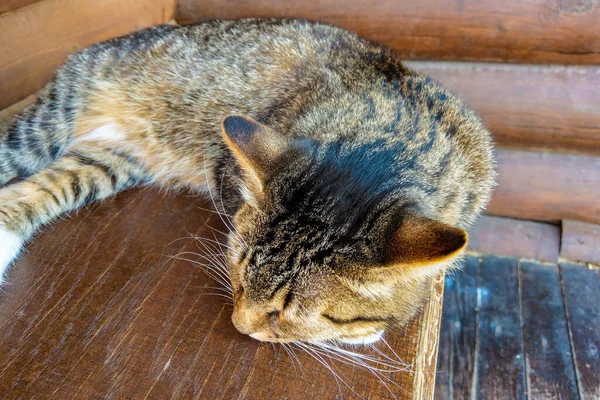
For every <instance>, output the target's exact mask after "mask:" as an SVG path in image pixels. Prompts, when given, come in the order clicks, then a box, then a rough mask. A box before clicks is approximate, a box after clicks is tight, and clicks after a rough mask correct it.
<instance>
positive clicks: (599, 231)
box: [560, 220, 600, 264]
mask: <svg viewBox="0 0 600 400" xmlns="http://www.w3.org/2000/svg"><path fill="white" fill-rule="evenodd" d="M560 256H561V257H562V258H565V259H567V260H572V261H579V262H588V263H596V264H600V225H597V224H587V223H585V222H581V221H569V220H566V221H563V222H562V242H561V248H560Z"/></svg>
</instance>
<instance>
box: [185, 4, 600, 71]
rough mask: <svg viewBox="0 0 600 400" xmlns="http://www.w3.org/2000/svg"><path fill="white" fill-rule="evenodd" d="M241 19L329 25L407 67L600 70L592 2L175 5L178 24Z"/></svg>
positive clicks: (597, 10) (598, 13)
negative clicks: (381, 48) (511, 65)
mask: <svg viewBox="0 0 600 400" xmlns="http://www.w3.org/2000/svg"><path fill="white" fill-rule="evenodd" d="M239 17H287V18H306V19H309V20H318V21H323V22H328V23H332V24H335V25H339V26H342V27H344V28H347V29H350V30H353V31H356V32H358V33H359V34H361V35H363V36H365V37H367V38H369V39H371V40H374V41H376V42H379V43H381V44H384V45H387V46H389V47H391V48H392V49H393V50H394V51H395V52H396V54H398V55H399V56H400V57H402V58H405V59H437V60H481V61H496V62H498V61H504V62H506V61H510V62H529V63H558V64H598V63H600V30H599V29H598V21H599V19H600V7H599V6H598V4H597V2H595V1H590V0H558V1H552V2H548V1H545V0H503V1H496V0H483V1H479V0H467V1H464V0H420V1H394V0H374V1H362V0H348V1H342V0H320V1H287V0H258V1H246V0H230V1H221V0H181V1H179V4H178V8H177V16H176V19H177V21H178V22H180V23H191V22H198V21H202V20H206V19H214V18H239Z"/></svg>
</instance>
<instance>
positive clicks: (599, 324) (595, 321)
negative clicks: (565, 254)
mask: <svg viewBox="0 0 600 400" xmlns="http://www.w3.org/2000/svg"><path fill="white" fill-rule="evenodd" d="M560 269H561V278H562V279H561V282H562V288H563V293H564V298H565V300H564V301H565V307H566V310H567V319H568V321H569V331H570V335H571V345H572V351H573V358H574V359H575V369H576V372H577V380H578V382H579V396H580V398H581V399H583V400H592V399H599V398H600V374H598V371H600V351H599V349H598V347H599V346H600V345H599V344H600V296H599V295H598V288H599V287H600V269H598V268H593V269H588V268H587V267H586V266H585V265H582V264H572V263H561V265H560Z"/></svg>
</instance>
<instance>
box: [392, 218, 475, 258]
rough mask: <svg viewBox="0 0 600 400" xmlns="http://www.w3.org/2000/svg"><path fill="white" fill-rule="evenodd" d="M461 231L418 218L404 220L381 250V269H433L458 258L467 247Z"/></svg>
mask: <svg viewBox="0 0 600 400" xmlns="http://www.w3.org/2000/svg"><path fill="white" fill-rule="evenodd" d="M467 242H468V234H467V232H466V231H464V230H463V229H461V228H457V227H454V226H450V225H447V224H444V223H442V222H439V221H435V220H432V219H429V218H425V217H421V216H418V215H407V216H405V217H404V218H403V219H402V221H401V223H400V226H399V227H397V228H396V230H395V231H394V232H393V234H392V237H391V240H390V241H389V242H388V246H387V248H386V249H385V261H384V262H385V265H387V266H390V267H393V266H402V267H407V268H417V267H430V266H437V265H440V264H441V263H443V262H445V261H450V260H452V259H453V258H455V257H456V256H458V255H459V254H460V253H461V252H462V251H463V250H464V249H465V247H466V246H467Z"/></svg>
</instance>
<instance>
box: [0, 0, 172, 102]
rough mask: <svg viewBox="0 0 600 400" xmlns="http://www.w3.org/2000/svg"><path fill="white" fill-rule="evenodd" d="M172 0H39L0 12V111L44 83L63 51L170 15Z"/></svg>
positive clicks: (68, 51)
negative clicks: (7, 11)
mask: <svg viewBox="0 0 600 400" xmlns="http://www.w3.org/2000/svg"><path fill="white" fill-rule="evenodd" d="M174 8H175V0H148V1H143V2H141V1H140V2H134V1H122V0H104V1H94V0H44V1H42V2H37V3H34V4H31V5H29V6H27V7H24V8H21V9H18V10H16V11H15V12H10V13H7V14H3V15H0V46H1V49H0V77H1V79H0V109H2V108H5V107H8V106H9V105H11V104H13V103H15V102H17V101H19V100H21V99H23V98H25V97H27V96H28V95H30V94H31V93H33V92H35V91H37V90H39V89H40V88H42V86H43V85H44V84H45V83H46V82H48V81H49V80H50V79H51V78H52V76H53V73H54V71H55V70H56V68H58V67H59V66H60V65H61V64H62V63H63V62H64V61H65V59H66V56H67V54H69V53H73V52H76V51H78V50H81V49H82V48H84V47H87V46H89V45H91V44H93V43H97V42H100V41H103V40H106V39H109V38H112V37H116V36H121V35H124V34H127V33H130V32H133V31H136V30H139V29H142V28H146V27H149V26H152V25H156V24H160V23H163V22H166V21H168V20H170V19H171V18H172V15H173V13H174Z"/></svg>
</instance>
